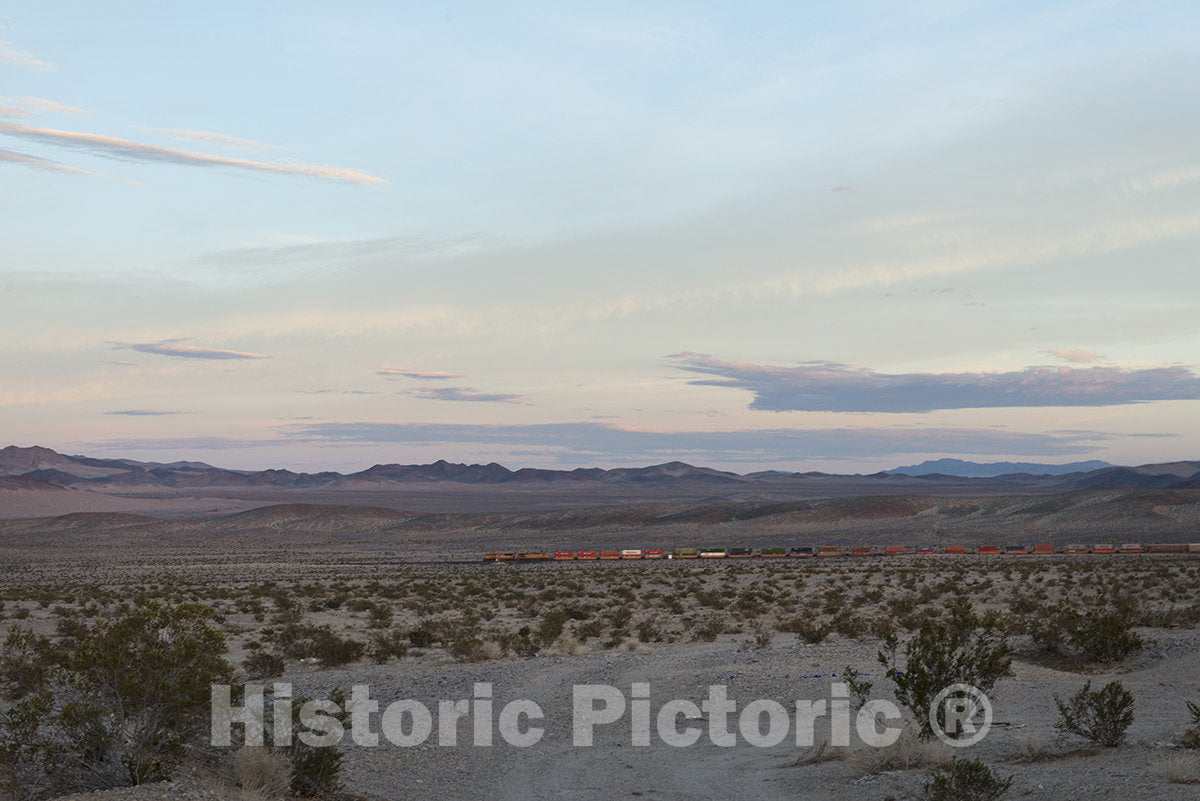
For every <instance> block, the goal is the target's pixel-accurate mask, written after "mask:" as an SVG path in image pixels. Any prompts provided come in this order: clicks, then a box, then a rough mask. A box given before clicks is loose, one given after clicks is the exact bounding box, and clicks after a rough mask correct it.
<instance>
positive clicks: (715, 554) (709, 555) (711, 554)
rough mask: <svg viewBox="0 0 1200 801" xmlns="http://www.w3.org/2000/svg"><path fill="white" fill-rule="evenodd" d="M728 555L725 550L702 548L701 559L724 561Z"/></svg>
mask: <svg viewBox="0 0 1200 801" xmlns="http://www.w3.org/2000/svg"><path fill="white" fill-rule="evenodd" d="M728 553H729V552H728V551H727V550H726V549H725V548H701V549H700V558H701V559H724V558H725V557H726V556H727V555H728Z"/></svg>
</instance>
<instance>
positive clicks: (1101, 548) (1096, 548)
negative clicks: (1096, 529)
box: [1092, 542, 1117, 554]
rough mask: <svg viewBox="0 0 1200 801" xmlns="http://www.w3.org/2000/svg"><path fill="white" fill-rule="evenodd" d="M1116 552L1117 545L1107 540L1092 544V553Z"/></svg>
mask: <svg viewBox="0 0 1200 801" xmlns="http://www.w3.org/2000/svg"><path fill="white" fill-rule="evenodd" d="M1116 552H1117V546H1115V545H1113V544H1112V543H1109V542H1103V543H1099V544H1097V545H1093V546H1092V553H1106V554H1111V553H1116Z"/></svg>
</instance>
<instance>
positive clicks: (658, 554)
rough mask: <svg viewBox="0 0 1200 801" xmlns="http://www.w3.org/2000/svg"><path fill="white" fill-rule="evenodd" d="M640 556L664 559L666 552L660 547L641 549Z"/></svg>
mask: <svg viewBox="0 0 1200 801" xmlns="http://www.w3.org/2000/svg"><path fill="white" fill-rule="evenodd" d="M642 558H643V559H666V558H667V552H666V551H664V550H663V549H662V548H648V549H647V550H644V551H642Z"/></svg>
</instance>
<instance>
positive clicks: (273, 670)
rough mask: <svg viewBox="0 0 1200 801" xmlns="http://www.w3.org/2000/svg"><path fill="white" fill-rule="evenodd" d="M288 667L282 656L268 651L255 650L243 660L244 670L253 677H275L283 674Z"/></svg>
mask: <svg viewBox="0 0 1200 801" xmlns="http://www.w3.org/2000/svg"><path fill="white" fill-rule="evenodd" d="M286 669H287V665H286V664H284V661H283V659H282V658H281V657H279V656H278V655H277V654H272V653H269V652H267V651H253V652H251V653H250V655H249V656H247V657H246V658H245V659H244V660H242V670H244V671H246V675H247V676H248V677H250V678H251V679H273V678H275V677H276V676H281V675H283V671H284V670H286Z"/></svg>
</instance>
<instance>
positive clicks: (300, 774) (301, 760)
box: [271, 688, 350, 798]
mask: <svg viewBox="0 0 1200 801" xmlns="http://www.w3.org/2000/svg"><path fill="white" fill-rule="evenodd" d="M307 700H308V699H305V698H297V699H295V701H294V702H293V703H292V732H293V734H292V742H291V745H288V746H286V747H284V748H282V749H279V750H281V751H282V752H283V753H284V754H285V755H286V756H287V758H288V760H289V761H290V762H291V765H292V793H293V794H295V795H298V796H303V797H306V798H313V797H316V798H321V797H324V796H328V795H332V794H333V793H336V792H337V791H338V790H340V789H341V788H342V761H343V760H344V759H345V755H344V754H343V753H342V751H341V749H340V748H336V747H325V748H322V747H319V746H311V745H306V744H305V743H304V742H303V741H302V740H301V739H300V738H299V736H298V733H299V731H300V729H301V726H302V721H301V719H300V711H301V710H302V709H303V708H304V704H305V702H306V701H307ZM329 700H331V701H333V702H334V703H335V704H337V705H338V706H339V707H340V708H341V709H342V711H343V714H342V725H344V726H346V727H347V728H349V725H350V720H349V719H350V714H349V709H348V708H347V703H346V693H345V691H343V690H342V689H341V688H338V689H335V690H334V691H333V692H331V693H330V694H329ZM271 736H272V738H273V734H272V735H271Z"/></svg>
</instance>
